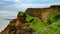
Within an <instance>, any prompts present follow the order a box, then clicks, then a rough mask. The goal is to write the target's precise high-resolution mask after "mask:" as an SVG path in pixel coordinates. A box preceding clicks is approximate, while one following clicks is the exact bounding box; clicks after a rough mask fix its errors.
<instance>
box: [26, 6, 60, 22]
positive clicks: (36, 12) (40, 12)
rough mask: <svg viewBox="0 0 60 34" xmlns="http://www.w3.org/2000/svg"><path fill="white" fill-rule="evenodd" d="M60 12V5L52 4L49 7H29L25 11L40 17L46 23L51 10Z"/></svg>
mask: <svg viewBox="0 0 60 34" xmlns="http://www.w3.org/2000/svg"><path fill="white" fill-rule="evenodd" d="M53 11H54V12H58V11H59V12H60V5H52V6H51V7H49V8H28V9H27V10H26V12H25V13H27V14H29V15H31V16H35V17H38V18H40V19H41V20H42V22H44V23H46V17H47V15H48V14H49V13H50V12H53Z"/></svg>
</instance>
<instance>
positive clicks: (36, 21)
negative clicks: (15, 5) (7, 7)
mask: <svg viewBox="0 0 60 34" xmlns="http://www.w3.org/2000/svg"><path fill="white" fill-rule="evenodd" d="M0 34H60V5H52V6H51V7H48V8H28V9H27V10H26V11H25V12H18V15H17V18H15V19H12V20H11V21H10V23H9V24H8V25H7V27H6V28H5V29H4V30H3V31H2V32H1V33H0Z"/></svg>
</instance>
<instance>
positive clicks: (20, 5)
mask: <svg viewBox="0 0 60 34" xmlns="http://www.w3.org/2000/svg"><path fill="white" fill-rule="evenodd" d="M56 4H57V5H60V0H0V10H10V11H24V10H26V9H27V8H44V7H49V6H50V5H56Z"/></svg>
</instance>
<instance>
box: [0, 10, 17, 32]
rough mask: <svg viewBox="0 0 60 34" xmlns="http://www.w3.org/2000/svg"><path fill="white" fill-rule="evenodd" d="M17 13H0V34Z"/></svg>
mask: <svg viewBox="0 0 60 34" xmlns="http://www.w3.org/2000/svg"><path fill="white" fill-rule="evenodd" d="M17 14H18V12H13V11H0V32H1V31H3V30H4V29H5V28H6V27H7V25H8V24H9V23H10V20H11V19H15V18H16V16H17Z"/></svg>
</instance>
